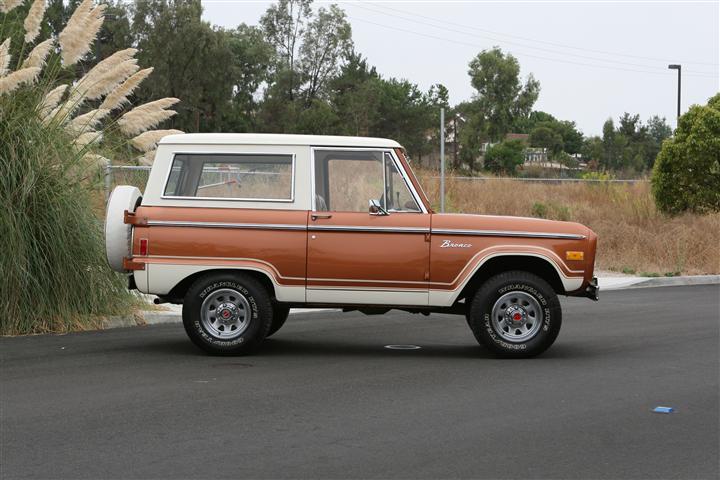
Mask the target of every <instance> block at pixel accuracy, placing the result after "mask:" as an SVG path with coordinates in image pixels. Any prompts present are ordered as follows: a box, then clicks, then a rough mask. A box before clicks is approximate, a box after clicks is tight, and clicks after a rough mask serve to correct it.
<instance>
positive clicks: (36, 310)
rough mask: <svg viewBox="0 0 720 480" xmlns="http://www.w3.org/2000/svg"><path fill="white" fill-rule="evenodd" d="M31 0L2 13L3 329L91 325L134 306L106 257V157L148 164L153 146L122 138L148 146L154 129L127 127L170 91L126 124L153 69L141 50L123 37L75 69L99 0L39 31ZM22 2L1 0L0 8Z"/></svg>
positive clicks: (157, 112)
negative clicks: (55, 31) (139, 153)
mask: <svg viewBox="0 0 720 480" xmlns="http://www.w3.org/2000/svg"><path fill="white" fill-rule="evenodd" d="M27 1H28V3H30V2H32V5H30V6H29V10H28V12H29V13H28V15H26V16H25V17H24V18H19V17H20V16H19V15H16V14H13V15H9V16H8V15H4V14H3V13H0V172H1V174H0V205H3V208H2V209H0V251H2V252H13V254H12V255H0V272H2V274H1V275H0V335H17V334H26V333H41V332H65V331H68V330H75V329H87V328H95V327H97V326H100V325H101V320H102V316H106V315H119V314H123V315H124V314H128V313H129V312H130V311H131V310H132V308H133V307H134V305H135V304H136V303H135V302H136V300H135V297H134V296H133V295H132V294H131V293H129V292H128V291H127V288H126V279H125V278H124V277H123V276H122V275H118V274H116V273H115V272H113V271H111V270H110V269H109V268H108V266H107V261H106V259H105V249H104V242H103V229H102V223H101V221H100V220H99V218H98V214H99V211H98V210H101V209H102V204H103V202H102V199H103V198H104V193H103V172H102V169H103V168H104V167H107V165H109V164H110V160H109V159H108V158H113V156H112V155H114V154H115V155H121V156H122V157H124V159H125V160H126V161H130V162H133V161H141V162H143V163H146V164H151V163H152V159H153V157H154V153H148V154H147V155H145V156H144V157H143V158H142V159H137V158H131V155H132V150H131V149H130V148H129V147H132V148H133V149H135V148H139V147H142V148H143V149H151V148H152V147H153V145H154V144H155V143H156V142H157V140H159V137H160V133H156V132H153V133H151V132H148V135H145V136H144V137H141V138H137V137H136V138H134V139H133V141H132V143H131V140H130V138H129V137H134V136H136V135H138V134H141V133H143V132H144V131H145V130H148V129H149V128H151V126H154V125H157V123H159V122H161V121H162V120H163V119H166V118H169V117H170V116H172V115H174V113H175V112H173V111H170V110H167V109H168V108H169V107H170V106H172V105H174V104H175V103H177V99H164V100H161V101H159V102H150V103H148V104H145V105H141V106H140V107H138V109H136V110H134V112H135V113H133V114H132V115H129V116H128V117H127V118H125V119H124V120H125V122H129V123H132V124H134V125H132V127H133V128H126V129H127V130H128V131H131V133H130V134H124V133H123V131H122V129H121V128H120V126H119V125H118V123H119V122H118V120H120V119H122V114H123V106H124V105H125V104H126V103H129V99H130V98H132V97H131V95H132V94H133V92H134V91H135V90H136V89H137V87H138V86H139V85H140V83H141V82H142V81H143V80H144V79H145V78H147V76H148V75H149V74H150V73H151V72H152V69H151V68H147V69H145V70H141V71H138V70H139V67H138V64H137V61H136V59H135V54H136V53H137V51H136V50H135V49H126V50H121V51H119V52H117V53H115V54H113V55H111V56H110V57H108V58H106V59H104V60H103V61H101V62H99V63H97V65H95V66H94V67H93V68H91V69H90V70H89V71H88V74H86V75H85V76H83V77H82V78H81V79H79V81H77V82H75V81H73V79H74V78H76V77H75V72H76V71H77V70H79V69H77V68H75V67H74V66H73V65H74V64H75V63H76V62H78V61H82V59H83V57H84V56H85V54H86V53H87V52H88V51H89V50H90V47H91V44H92V40H93V39H94V38H95V36H96V35H97V32H98V30H99V29H100V27H101V26H102V22H103V15H102V14H103V11H104V8H105V7H104V6H103V5H100V6H93V3H92V1H91V0H84V1H82V3H80V5H79V6H78V7H77V8H76V10H75V12H74V13H73V14H72V16H71V19H70V21H69V22H68V24H67V25H66V26H65V28H64V29H63V30H62V32H61V33H60V35H59V36H58V38H57V39H54V38H48V39H43V38H40V35H42V28H41V26H42V24H43V21H45V19H44V18H43V11H44V9H45V4H46V2H47V0H27ZM20 3H22V1H21V0H0V10H2V11H3V12H7V11H10V10H12V9H14V8H15V7H16V6H17V5H18V4H20ZM8 32H10V33H8ZM9 37H12V38H19V40H20V41H22V40H23V37H24V38H25V41H24V42H23V45H18V46H19V47H21V48H19V49H17V50H18V51H21V52H28V51H29V52H30V53H29V54H27V56H26V57H25V58H24V60H23V55H24V54H23V53H20V54H19V56H18V58H17V59H16V60H15V59H13V58H11V56H10V49H11V47H15V45H11V40H10V38H9ZM43 40H44V41H43ZM30 41H31V42H32V45H34V48H31V46H32V45H27V43H29V42H30ZM13 51H15V49H13ZM76 112H77V113H76ZM130 121H132V122H130ZM167 133H177V131H167ZM113 160H114V162H118V159H113ZM120 161H122V160H120ZM38 205H42V207H43V208H41V209H38V208H37V206H38ZM37 292H42V295H40V296H38V295H37ZM27 305H33V308H32V311H28V310H27Z"/></svg>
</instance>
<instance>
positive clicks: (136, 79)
mask: <svg viewBox="0 0 720 480" xmlns="http://www.w3.org/2000/svg"><path fill="white" fill-rule="evenodd" d="M152 71H153V69H152V67H151V68H146V69H144V70H140V71H139V72H137V73H136V74H134V75H131V76H130V77H129V78H128V79H127V80H125V81H124V82H123V83H122V84H121V85H120V86H119V87H117V88H116V89H115V90H113V91H112V92H110V94H109V95H108V96H107V97H105V100H103V103H102V104H101V105H100V108H103V109H106V110H110V111H112V110H115V109H116V108H120V107H122V106H123V105H124V104H126V103H130V102H129V101H128V99H127V97H129V96H130V95H131V94H132V93H133V92H134V91H135V89H136V88H137V87H138V86H140V83H142V81H143V80H145V79H146V78H147V77H148V75H150V74H151V73H152Z"/></svg>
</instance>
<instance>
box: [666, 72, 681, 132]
mask: <svg viewBox="0 0 720 480" xmlns="http://www.w3.org/2000/svg"><path fill="white" fill-rule="evenodd" d="M668 68H669V69H670V70H677V72H678V100H677V119H678V122H679V121H680V81H681V79H682V78H681V77H682V65H679V64H677V63H673V64H671V65H668Z"/></svg>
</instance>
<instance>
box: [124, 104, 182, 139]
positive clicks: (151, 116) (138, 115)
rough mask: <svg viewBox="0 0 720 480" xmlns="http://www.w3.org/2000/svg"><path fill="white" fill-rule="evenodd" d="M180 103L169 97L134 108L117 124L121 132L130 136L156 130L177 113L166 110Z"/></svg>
mask: <svg viewBox="0 0 720 480" xmlns="http://www.w3.org/2000/svg"><path fill="white" fill-rule="evenodd" d="M179 101H180V100H179V99H177V98H172V97H167V98H161V99H160V100H155V101H154V102H148V103H145V104H143V105H140V106H139V107H135V108H133V109H132V110H130V111H129V112H127V113H126V114H124V115H123V116H122V117H120V119H119V120H118V122H117V124H118V126H119V127H120V131H121V132H122V133H124V134H125V135H128V136H130V135H137V134H140V133H142V132H144V131H146V130H149V129H151V128H154V127H155V126H157V125H158V124H159V123H160V122H163V121H165V120H167V119H168V118H170V117H172V116H173V115H175V114H176V113H177V112H175V111H173V110H166V109H167V108H169V107H172V106H173V105H175V104H176V103H178V102H179Z"/></svg>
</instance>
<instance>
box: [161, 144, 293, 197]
mask: <svg viewBox="0 0 720 480" xmlns="http://www.w3.org/2000/svg"><path fill="white" fill-rule="evenodd" d="M293 160H294V159H293V155H290V154H287V155H278V154H245V153H238V154H199V153H183V154H177V155H175V158H174V159H173V164H172V167H171V168H170V175H169V176H168V180H167V183H166V185H165V193H164V195H165V196H170V197H195V198H204V199H232V200H256V201H262V200H268V201H292V200H293V168H294V162H293Z"/></svg>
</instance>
